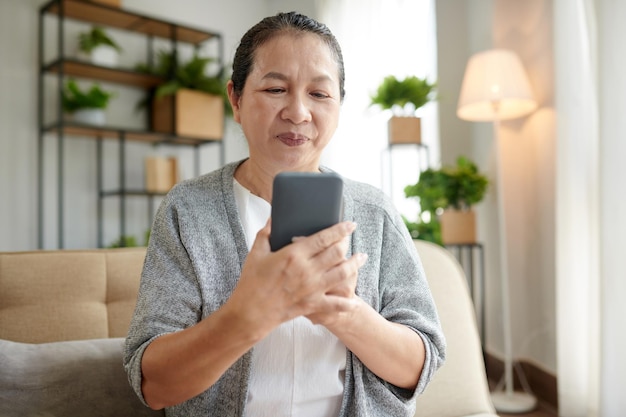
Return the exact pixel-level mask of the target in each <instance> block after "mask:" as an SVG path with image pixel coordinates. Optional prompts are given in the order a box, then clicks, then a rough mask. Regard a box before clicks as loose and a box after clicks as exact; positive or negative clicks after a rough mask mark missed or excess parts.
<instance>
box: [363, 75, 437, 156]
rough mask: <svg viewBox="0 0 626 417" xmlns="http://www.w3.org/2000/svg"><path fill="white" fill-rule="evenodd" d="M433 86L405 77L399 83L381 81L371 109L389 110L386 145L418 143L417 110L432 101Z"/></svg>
mask: <svg viewBox="0 0 626 417" xmlns="http://www.w3.org/2000/svg"><path fill="white" fill-rule="evenodd" d="M434 94H435V84H434V83H430V82H428V80H427V79H425V78H424V79H423V78H418V77H416V76H408V77H406V78H404V79H398V78H396V77H395V76H393V75H389V76H387V77H385V78H384V79H383V81H382V82H381V84H380V85H379V86H378V89H377V90H376V93H375V94H373V95H372V96H371V97H370V98H371V103H370V105H372V106H374V105H375V106H379V107H380V108H381V109H382V110H391V112H392V115H393V116H392V117H391V118H390V119H389V143H391V144H397V143H421V140H422V131H421V119H420V118H419V117H417V116H416V115H415V112H416V111H417V109H419V108H420V107H422V106H423V105H425V104H426V103H428V102H429V101H431V100H434V99H435V96H434Z"/></svg>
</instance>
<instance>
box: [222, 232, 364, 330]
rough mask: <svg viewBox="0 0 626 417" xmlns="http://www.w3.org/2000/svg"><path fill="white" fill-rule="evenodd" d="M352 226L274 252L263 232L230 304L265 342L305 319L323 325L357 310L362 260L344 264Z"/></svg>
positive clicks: (245, 265) (298, 241)
mask: <svg viewBox="0 0 626 417" xmlns="http://www.w3.org/2000/svg"><path fill="white" fill-rule="evenodd" d="M355 228H356V225H355V224H354V223H352V222H343V223H339V224H337V225H334V226H332V227H329V228H327V229H325V230H322V231H321V232H319V233H316V234H314V235H312V236H309V237H304V238H298V239H296V241H294V243H292V244H290V245H287V246H285V247H284V248H282V249H281V250H279V251H276V252H271V250H270V244H269V235H270V229H271V225H270V222H269V221H268V224H267V225H266V226H265V227H264V228H263V229H261V230H260V231H259V233H258V234H257V237H256V240H255V242H254V245H253V246H252V249H251V250H250V253H249V254H248V258H247V259H246V262H245V264H244V266H243V271H242V274H241V277H240V279H239V284H238V285H237V288H236V289H235V291H234V293H233V295H232V296H231V298H230V299H229V301H228V304H231V307H238V308H237V310H238V311H240V312H241V317H242V319H243V320H246V321H248V322H249V324H250V328H251V329H257V330H258V331H260V332H261V333H263V334H262V335H259V337H263V336H264V335H265V334H267V333H269V332H270V331H271V330H272V329H274V328H275V327H277V326H278V325H280V324H281V323H283V322H285V321H288V320H291V319H293V318H295V317H298V316H307V317H308V318H309V319H311V320H312V321H313V322H315V323H320V324H325V322H327V321H329V320H332V318H333V317H335V316H337V315H338V313H346V312H349V311H351V310H353V309H354V308H355V307H356V300H355V299H354V297H355V294H354V290H355V287H356V281H357V276H358V269H359V268H360V267H361V266H362V265H363V263H364V262H365V259H366V257H365V256H362V255H357V256H353V257H352V258H350V259H346V252H347V249H348V241H349V236H350V234H352V232H353V231H354V230H355Z"/></svg>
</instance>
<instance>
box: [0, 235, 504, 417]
mask: <svg viewBox="0 0 626 417" xmlns="http://www.w3.org/2000/svg"><path fill="white" fill-rule="evenodd" d="M416 247H417V249H418V252H419V253H420V255H421V256H422V259H423V262H424V267H425V269H426V272H427V276H428V278H429V281H430V283H431V286H432V290H433V294H434V297H435V301H436V303H437V306H438V308H439V310H440V315H441V320H442V325H443V328H444V331H445V333H446V337H447V339H448V344H449V348H448V357H447V361H446V364H445V365H444V366H443V367H442V368H441V369H440V370H439V372H438V373H437V374H436V376H435V378H434V380H433V381H432V383H431V385H430V386H429V387H428V388H427V390H426V392H425V393H424V394H423V395H422V396H420V397H419V398H418V405H417V413H416V415H417V416H438V417H446V416H450V417H453V416H456V417H458V416H494V414H493V406H492V405H491V402H490V401H489V395H488V390H487V380H486V377H485V370H484V364H483V359H482V353H481V348H480V342H479V338H478V332H477V328H476V323H475V320H474V313H473V309H472V304H471V300H470V298H469V292H468V290H467V284H466V282H465V278H464V275H463V271H462V269H461V267H460V266H459V265H458V263H457V262H456V260H455V259H454V257H453V256H452V255H451V254H450V253H448V252H447V251H446V250H444V249H443V248H441V247H439V246H436V245H432V244H429V243H427V242H423V241H416ZM144 256H145V248H122V249H94V250H44V251H32V252H3V253H0V417H17V416H19V417H25V416H38V417H39V416H40V417H53V416H59V417H61V416H62V417H72V416H81V417H82V416H90V417H95V416H102V417H105V416H107V417H108V416H111V417H113V416H115V417H121V416H138V417H143V416H163V415H164V412H163V411H154V410H150V409H149V408H147V407H145V406H144V405H143V404H141V402H140V401H139V400H138V398H137V397H136V395H135V393H134V392H133V391H132V389H131V388H130V386H129V384H128V380H127V378H126V374H125V373H124V370H123V367H122V348H123V341H124V339H123V338H124V336H125V335H126V331H127V328H128V325H129V322H130V317H131V315H132V312H133V309H134V306H135V298H136V295H137V290H138V287H139V278H140V273H141V268H142V265H143V259H144Z"/></svg>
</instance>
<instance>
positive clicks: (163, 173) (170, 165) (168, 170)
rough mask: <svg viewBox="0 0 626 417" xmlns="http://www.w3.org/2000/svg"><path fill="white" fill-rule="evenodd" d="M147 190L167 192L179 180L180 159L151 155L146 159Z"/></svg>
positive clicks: (150, 191)
mask: <svg viewBox="0 0 626 417" xmlns="http://www.w3.org/2000/svg"><path fill="white" fill-rule="evenodd" d="M145 180H146V191H147V192H149V193H166V192H168V191H169V190H170V188H172V187H173V186H174V184H176V183H177V182H178V160H177V159H176V158H173V157H169V158H166V157H162V156H151V157H147V158H146V160H145Z"/></svg>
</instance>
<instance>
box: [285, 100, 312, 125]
mask: <svg viewBox="0 0 626 417" xmlns="http://www.w3.org/2000/svg"><path fill="white" fill-rule="evenodd" d="M281 117H282V118H283V119H284V120H289V121H291V122H292V123H294V124H300V123H306V122H310V121H311V110H310V109H309V107H308V101H307V97H306V95H303V94H290V95H289V96H288V98H287V102H286V103H285V107H284V108H283V111H282V112H281Z"/></svg>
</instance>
